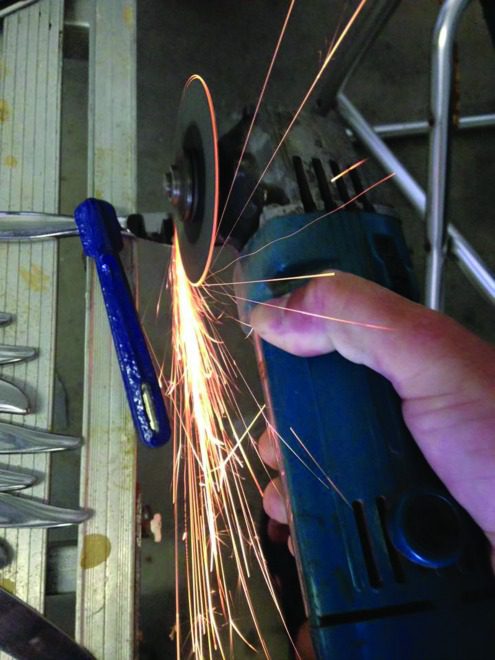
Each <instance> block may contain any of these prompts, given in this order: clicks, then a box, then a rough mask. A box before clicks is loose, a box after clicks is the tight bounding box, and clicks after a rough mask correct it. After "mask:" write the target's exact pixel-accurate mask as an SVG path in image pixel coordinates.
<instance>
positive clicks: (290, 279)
mask: <svg viewBox="0 0 495 660" xmlns="http://www.w3.org/2000/svg"><path fill="white" fill-rule="evenodd" d="M334 276H335V273H334V272H327V273H315V274H314V275H291V276H290V277H271V278H268V279H265V280H244V281H243V282H241V281H237V280H236V282H235V284H271V283H273V282H294V281H296V280H310V279H318V278H321V277H334ZM227 284H234V282H229V283H227V282H211V283H205V287H212V286H221V287H224V286H226V285H227Z"/></svg>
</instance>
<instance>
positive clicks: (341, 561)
mask: <svg viewBox="0 0 495 660" xmlns="http://www.w3.org/2000/svg"><path fill="white" fill-rule="evenodd" d="M315 121H316V120H315V119H314V118H311V122H310V126H309V131H308V132H307V133H304V131H302V128H303V127H301V126H300V125H297V126H295V128H294V130H293V131H292V134H294V135H295V136H296V138H295V142H297V149H300V148H301V147H302V148H306V146H308V149H309V150H311V151H312V150H314V149H319V148H320V146H321V145H322V144H323V139H322V138H321V137H319V136H317V137H315V130H316V129H315ZM258 123H259V122H258ZM249 124H250V117H249V116H245V117H244V118H243V120H242V121H241V122H240V123H239V125H237V126H236V127H234V129H232V130H231V131H230V133H228V134H226V135H224V136H223V138H222V139H221V140H220V141H219V143H218V145H217V143H216V126H215V119H214V112H213V105H212V103H211V98H210V95H209V92H208V90H207V87H206V85H205V83H204V81H202V79H200V78H199V77H198V76H192V77H191V78H190V79H189V81H188V82H187V84H186V88H185V91H184V95H183V98H182V101H181V109H180V113H179V122H178V132H177V157H176V163H175V165H174V166H173V167H172V170H171V172H170V173H169V177H168V184H167V187H168V193H169V197H170V200H171V202H172V204H173V205H174V207H175V209H176V210H175V216H174V227H175V236H176V239H177V241H178V244H179V249H180V253H181V257H182V261H183V264H184V267H185V270H186V273H187V275H188V277H189V279H190V281H191V282H192V283H193V284H200V283H201V281H202V280H203V278H204V277H205V274H206V272H207V270H208V267H209V264H210V262H211V256H212V250H213V245H214V243H215V241H219V242H225V241H227V240H228V242H229V243H230V244H232V245H234V246H235V247H236V248H237V249H238V250H239V251H240V258H239V260H238V264H239V267H238V269H237V273H236V278H237V281H238V282H239V283H238V284H237V285H236V287H235V288H236V294H237V296H238V299H239V302H238V306H239V316H240V318H241V320H243V321H245V322H246V323H248V324H249V317H250V312H251V309H252V307H253V305H254V304H256V303H259V302H264V301H267V300H269V299H271V298H274V297H277V296H280V295H282V294H284V293H287V292H288V291H290V290H292V289H293V288H295V287H296V286H302V285H303V284H304V282H305V280H301V279H298V280H292V281H284V282H278V283H273V282H266V281H265V282H264V281H263V280H270V279H274V278H281V277H285V278H288V277H291V276H301V275H307V276H308V280H309V279H310V277H311V275H313V274H315V273H321V272H322V271H325V270H328V269H338V270H342V271H347V272H350V273H354V274H356V275H359V276H361V277H363V278H366V279H368V280H372V281H374V282H377V283H378V284H381V285H382V286H385V287H387V288H389V289H392V290H393V291H396V292H397V293H399V294H401V295H403V296H406V297H408V298H410V299H413V300H416V299H417V298H418V292H417V286H416V283H415V280H414V276H413V272H412V267H411V262H410V257H409V252H408V249H407V247H406V245H405V242H404V239H403V236H402V231H401V228H400V223H399V221H398V219H397V218H396V217H394V216H393V215H392V214H391V213H388V212H380V213H378V212H376V208H377V207H376V206H374V205H373V204H372V203H371V202H370V201H369V200H368V199H367V197H366V196H365V195H363V194H361V193H360V194H359V195H358V196H359V197H360V202H359V204H358V205H356V204H355V203H352V199H351V197H350V195H349V193H348V191H347V190H346V189H345V185H344V182H343V180H342V179H341V178H339V177H336V179H337V184H336V186H334V188H332V189H331V186H330V185H329V182H330V176H329V174H328V171H327V169H326V168H328V165H330V170H331V174H333V175H334V176H335V175H336V174H337V172H338V171H339V169H340V168H339V165H338V163H337V162H336V161H335V160H332V159H330V160H328V154H327V152H326V151H324V150H323V151H322V150H321V149H320V152H321V158H315V157H312V156H313V153H311V155H310V156H309V158H306V159H305V160H304V161H303V159H302V158H301V157H300V156H299V155H296V156H292V157H291V156H290V154H286V155H284V156H283V157H279V161H280V162H282V161H283V167H281V168H279V171H280V176H279V177H278V180H277V177H276V176H274V175H273V171H272V177H271V180H270V185H265V184H264V188H263V189H261V187H260V188H258V184H257V181H258V172H257V171H256V167H255V165H256V154H254V155H253V154H252V153H248V152H246V154H245V155H244V157H243V160H242V162H241V167H240V168H236V163H238V162H239V159H240V158H241V155H242V154H240V149H241V146H242V144H243V141H244V139H245V136H246V131H247V128H248V126H249ZM326 130H328V123H327V127H326ZM298 131H299V133H298ZM301 131H302V132H301ZM342 133H343V131H342V130H341V129H340V130H336V131H335V132H334V134H333V135H332V136H331V144H332V145H333V149H334V150H335V151H337V152H339V153H340V152H341V151H342V150H343V149H345V148H346V145H345V143H344V142H343V141H342ZM251 142H252V143H255V144H258V145H265V147H266V149H268V153H272V152H273V146H272V147H270V145H269V140H268V139H267V135H266V134H262V133H260V134H259V135H253V136H252V139H251ZM217 147H218V151H217ZM261 156H263V154H261ZM262 160H263V158H262ZM264 162H266V160H264ZM351 162H352V161H351ZM307 164H309V169H310V170H311V171H310V178H308V176H307V175H306V169H307V167H306V165H307ZM272 170H275V171H277V166H275V167H274V168H272ZM294 174H295V177H294ZM234 176H235V179H234V184H233V187H232V190H230V189H229V184H230V181H232V178H233V177H234ZM350 178H351V180H352V183H353V188H354V193H356V192H359V190H360V186H361V184H360V182H359V181H358V176H357V173H356V172H351V173H350ZM294 179H295V180H296V183H294ZM315 181H317V182H318V186H319V192H318V199H319V200H320V202H321V204H320V206H321V205H323V207H324V209H325V210H324V211H319V210H318V205H317V204H316V203H315V201H314V197H313V194H312V191H311V185H310V182H315ZM257 188H258V189H257ZM253 189H255V190H256V189H257V194H256V195H253V194H252V192H251V191H253ZM295 189H297V190H296V196H297V203H296V204H294V203H293V202H294V197H293V195H292V193H291V194H289V193H288V191H289V190H292V191H294V190H295ZM361 191H362V188H361ZM249 193H251V194H250V195H249ZM335 193H336V195H337V196H338V197H339V201H340V203H344V205H345V207H346V208H345V209H344V210H339V204H338V203H337V200H336V196H335ZM291 195H292V196H291ZM219 197H220V199H219ZM222 197H223V207H224V210H223V213H222V217H221V218H220V220H219V221H218V223H217V220H218V218H217V207H218V208H222ZM246 199H247V201H246ZM270 204H271V205H272V207H273V206H274V207H276V208H280V209H283V210H282V211H281V212H280V214H279V217H272V219H271V220H265V221H261V222H260V217H263V215H262V213H263V209H264V208H267V207H268V206H269V205H270ZM289 207H292V208H299V209H300V208H301V207H303V208H304V209H305V211H306V212H305V213H295V214H294V213H290V212H287V209H288V208H289ZM217 224H218V227H217ZM242 282H252V283H251V284H242ZM247 301H253V302H247ZM370 331H371V330H370ZM255 343H256V350H257V356H258V361H259V372H260V375H261V379H262V382H263V387H264V392H265V398H266V403H267V407H268V410H269V414H270V417H271V421H272V424H273V426H274V427H275V429H276V433H277V435H278V437H279V438H281V439H283V440H281V441H279V442H278V447H279V453H280V458H281V472H282V478H283V480H284V482H285V487H286V488H285V490H286V493H287V497H288V505H289V509H290V511H291V535H292V539H293V542H294V548H295V556H296V561H297V565H298V572H299V577H300V581H301V585H302V591H303V597H304V600H305V609H306V613H307V616H308V618H309V622H310V626H311V630H312V637H313V641H314V645H315V648H316V650H317V654H318V657H319V658H322V659H325V660H326V659H327V658H328V659H332V660H344V659H345V660H397V659H398V658H400V659H401V660H430V659H432V660H447V659H448V660H453V659H457V658H459V659H462V660H466V659H468V658H469V659H470V660H474V659H480V660H481V659H485V658H492V657H495V580H494V577H493V574H492V571H491V568H490V564H489V552H488V543H487V540H486V539H485V537H484V536H483V534H482V532H481V531H480V530H479V528H478V527H477V526H476V525H475V523H474V522H473V521H472V520H471V519H470V517H469V516H468V515H467V513H466V512H465V511H464V510H463V509H462V508H461V507H460V506H459V505H458V504H457V503H456V502H455V501H454V500H453V499H452V497H451V496H450V494H449V493H448V492H447V491H446V489H445V488H444V486H443V485H442V484H441V483H440V481H439V480H438V479H437V477H436V476H435V475H434V473H433V472H432V470H431V469H430V468H429V466H428V465H427V463H426V461H425V459H424V458H423V456H422V455H421V453H420V452H419V450H418V448H417V446H416V444H415V442H414V440H413V438H412V437H411V435H410V433H409V432H408V430H407V428H406V426H405V424H404V421H403V418H402V413H401V401H400V399H399V397H398V395H397V394H396V392H395V391H394V389H393V387H392V385H391V384H390V383H389V382H388V381H387V380H386V379H384V378H383V377H381V376H380V375H378V374H377V373H375V372H373V371H371V370H370V369H368V368H366V367H364V366H362V365H355V364H352V363H351V362H349V361H347V360H345V359H344V358H343V357H341V356H340V355H338V354H337V353H332V354H328V355H323V356H320V357H313V358H300V357H296V356H293V355H290V354H288V353H286V352H284V351H282V350H280V349H278V348H276V347H274V346H272V345H270V344H268V343H266V342H265V341H262V340H261V339H260V338H255ZM303 446H304V447H303ZM310 457H311V458H310ZM316 466H319V467H316ZM325 475H326V476H328V477H329V478H330V479H331V480H332V481H333V482H334V483H335V484H336V486H337V487H338V489H339V490H340V492H341V493H342V495H343V496H344V498H345V499H344V498H343V497H342V496H341V495H340V494H339V493H338V492H337V491H336V490H335V489H334V488H332V487H331V486H330V485H329V483H328V481H327V480H326V477H325ZM318 477H320V478H318Z"/></svg>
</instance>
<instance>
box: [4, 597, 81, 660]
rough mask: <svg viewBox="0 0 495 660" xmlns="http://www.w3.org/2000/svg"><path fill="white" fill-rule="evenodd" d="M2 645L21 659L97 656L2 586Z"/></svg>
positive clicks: (76, 659)
mask: <svg viewBox="0 0 495 660" xmlns="http://www.w3.org/2000/svg"><path fill="white" fill-rule="evenodd" d="M0 649H1V650H2V651H5V652H6V653H9V654H10V655H11V656H12V657H14V658H17V659H18V660H53V658H57V660H94V656H93V655H92V654H91V653H90V652H89V651H87V650H86V649H85V648H83V647H82V646H79V644H77V642H75V641H74V640H73V639H71V638H70V637H69V636H68V635H66V633H64V632H62V631H61V630H60V629H59V628H57V627H56V626H55V625H54V624H53V623H51V622H50V621H48V619H46V618H45V617H44V616H43V615H42V614H40V613H39V612H37V611H36V610H34V609H33V608H32V607H30V606H29V605H27V603H25V602H23V601H22V600H20V598H17V596H13V595H12V594H11V593H9V592H8V591H6V590H5V589H2V588H0Z"/></svg>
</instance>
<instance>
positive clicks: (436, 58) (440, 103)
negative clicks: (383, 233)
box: [426, 0, 470, 309]
mask: <svg viewBox="0 0 495 660" xmlns="http://www.w3.org/2000/svg"><path fill="white" fill-rule="evenodd" d="M469 1H470V0H445V2H444V4H443V5H442V7H441V9H440V13H439V15H438V18H437V21H436V23H435V29H434V31H433V44H432V61H431V79H430V112H431V124H430V125H431V128H430V152H429V153H430V155H429V164H428V186H427V195H426V200H427V201H426V235H427V239H428V244H429V248H430V250H429V253H428V255H427V264H426V304H427V305H428V307H431V308H432V309H440V308H441V307H442V300H443V267H444V262H445V254H446V250H447V230H446V222H445V208H446V199H447V179H448V159H449V129H450V120H451V119H450V110H451V91H452V76H453V67H454V64H453V59H454V58H453V50H454V38H455V34H456V31H457V26H458V24H459V20H460V18H461V16H462V12H463V11H464V9H465V8H466V6H467V4H468V3H469Z"/></svg>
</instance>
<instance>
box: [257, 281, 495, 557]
mask: <svg viewBox="0 0 495 660" xmlns="http://www.w3.org/2000/svg"><path fill="white" fill-rule="evenodd" d="M270 303H271V304H273V305H275V306H276V307H266V306H263V305H258V306H257V307H256V308H255V309H254V310H253V313H252V316H251V323H252V326H253V328H254V330H255V332H257V333H258V334H259V335H260V336H261V337H262V338H263V339H265V340H266V341H269V342H270V343H272V344H274V345H275V346H278V347H279V348H282V349H283V350H286V351H288V352H289V353H293V354H295V355H300V356H304V357H311V356H315V355H322V354H324V353H329V352H331V351H333V350H337V351H338V352H339V353H340V354H341V355H343V356H344V357H345V358H347V359H348V360H350V361H351V362H355V363H357V364H364V365H366V366H368V367H370V368H371V369H373V370H374V371H377V372H378V373H380V374H382V375H383V376H385V377H386V378H387V379H388V380H389V381H390V382H391V383H392V384H393V386H394V387H395V389H396V391H397V393H398V394H399V396H400V397H401V399H402V413H403V416H404V421H405V423H406V425H407V427H408V428H409V430H410V432H411V434H412V436H413V437H414V439H415V440H416V442H417V443H418V446H419V448H420V449H421V451H422V452H423V454H424V456H425V458H426V459H427V461H428V462H429V463H430V465H431V467H432V468H433V470H434V471H435V472H436V474H437V475H438V476H439V478H440V479H441V480H442V481H443V482H444V484H445V485H446V487H447V488H448V489H449V491H450V492H451V494H452V495H453V497H455V498H456V499H457V501H458V502H459V503H460V504H461V505H462V506H463V507H464V508H465V509H466V510H467V511H468V512H469V513H470V514H471V516H472V517H473V519H474V520H475V521H476V522H477V523H478V525H479V526H480V527H481V529H482V530H483V531H484V532H485V534H486V536H487V537H488V539H489V541H490V543H491V545H492V548H495V349H494V348H493V347H492V346H490V345H489V344H487V343H486V342H484V341H482V340H481V339H479V338H478V337H476V336H475V335H473V334H471V333H470V332H468V331H467V330H466V329H464V328H463V327H462V326H460V325H459V324H458V323H456V322H455V321H454V320H452V319H450V318H448V317H446V316H444V315H442V314H439V313H438V312H433V311H431V310H428V309H426V308H424V307H422V306H421V305H418V304H416V303H412V302H410V301H409V300H406V299H405V298H402V297H401V296H398V295H397V294H395V293H393V292H391V291H389V290H387V289H384V288H382V287H380V286H378V285H377V284H374V283H372V282H368V281H366V280H363V279H361V278H359V277H356V276H354V275H350V274H348V273H337V274H336V276H335V277H332V278H320V279H315V280H312V281H311V282H310V283H309V284H308V285H306V286H304V287H301V288H299V289H297V290H295V291H293V292H292V293H291V294H288V295H286V296H283V297H282V298H279V299H276V300H272V301H270ZM287 309H292V310H299V311H303V312H310V313H313V314H314V313H316V314H320V315H323V316H332V317H336V318H340V319H345V320H347V321H358V322H359V323H361V324H363V323H368V324H370V323H371V324H377V325H382V326H387V327H388V328H390V329H391V331H389V332H385V331H380V330H374V329H370V328H367V327H364V326H363V325H352V324H349V323H339V322H335V321H328V320H326V319H322V318H318V317H315V316H308V315H303V314H297V313H294V312H293V311H286V310H287ZM260 451H261V453H262V456H263V457H264V458H265V460H267V462H268V463H269V464H270V461H272V463H271V464H272V466H273V467H275V464H274V463H273V461H275V460H276V458H275V454H274V449H273V444H272V443H271V442H270V439H269V436H267V435H265V436H264V438H263V439H262V441H261V446H260ZM264 507H265V510H266V511H267V513H268V515H269V516H271V517H273V518H275V519H276V520H279V521H280V522H282V523H286V522H287V513H286V511H285V509H284V501H283V498H282V496H281V484H280V482H275V483H273V482H272V483H271V484H269V486H268V487H267V489H266V491H265V496H264ZM492 563H493V565H494V568H495V551H494V552H493V553H492Z"/></svg>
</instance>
